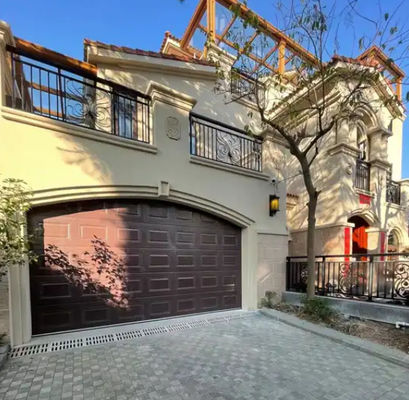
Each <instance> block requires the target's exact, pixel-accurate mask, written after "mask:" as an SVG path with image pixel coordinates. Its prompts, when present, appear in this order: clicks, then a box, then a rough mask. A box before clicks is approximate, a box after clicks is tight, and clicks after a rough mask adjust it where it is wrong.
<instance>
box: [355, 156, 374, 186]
mask: <svg viewBox="0 0 409 400" xmlns="http://www.w3.org/2000/svg"><path fill="white" fill-rule="evenodd" d="M370 173H371V166H370V164H369V163H367V162H366V161H363V160H356V168H355V187H356V188H357V189H362V190H366V191H369V187H370V186H369V179H370V178H369V177H370Z"/></svg>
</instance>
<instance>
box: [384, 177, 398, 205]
mask: <svg viewBox="0 0 409 400" xmlns="http://www.w3.org/2000/svg"><path fill="white" fill-rule="evenodd" d="M400 193H401V191H400V183H399V182H395V181H392V180H390V179H388V180H387V182H386V201H387V202H389V203H394V204H400Z"/></svg>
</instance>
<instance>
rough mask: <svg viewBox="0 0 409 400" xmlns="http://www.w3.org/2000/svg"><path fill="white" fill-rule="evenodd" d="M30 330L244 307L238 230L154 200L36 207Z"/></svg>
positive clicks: (31, 222)
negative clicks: (31, 323) (35, 256)
mask: <svg viewBox="0 0 409 400" xmlns="http://www.w3.org/2000/svg"><path fill="white" fill-rule="evenodd" d="M29 226H30V229H31V230H32V231H34V232H35V233H36V235H37V237H38V240H37V241H36V243H35V250H36V252H38V254H41V255H42V256H41V257H40V258H39V260H38V262H36V263H35V264H33V265H32V266H31V268H30V276H31V304H32V319H33V333H34V334H40V333H47V332H56V331H63V330H70V329H79V328H87V327H92V326H98V325H109V324H117V323H125V322H130V321H138V320H144V319H152V318H163V317H169V316H175V315H183V314H189V313H198V312H205V311H214V310H222V309H229V308H236V307H240V306H241V265H240V264H241V256H240V254H241V251H240V247H241V231H240V229H239V228H237V227H235V226H233V225H231V224H230V223H228V222H226V221H223V220H220V219H218V218H215V217H213V216H210V215H208V214H205V213H202V212H199V211H197V210H193V209H190V208H186V207H182V206H179V205H174V204H170V203H166V202H159V201H137V200H132V201H131V200H129V201H120V202H119V201H90V202H83V203H75V204H67V205H58V206H53V207H46V208H38V209H34V210H33V211H32V212H31V214H30V216H29Z"/></svg>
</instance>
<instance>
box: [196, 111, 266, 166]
mask: <svg viewBox="0 0 409 400" xmlns="http://www.w3.org/2000/svg"><path fill="white" fill-rule="evenodd" d="M261 151H262V141H261V140H259V139H257V138H253V137H251V136H250V135H249V134H248V133H247V132H245V131H243V130H241V129H237V128H233V127H231V126H228V125H226V124H223V123H221V122H218V121H215V120H212V119H210V118H207V117H204V116H200V115H198V114H194V113H191V114H190V154H191V155H194V156H197V157H201V158H205V159H208V160H212V161H216V162H219V163H223V164H230V165H233V166H236V167H241V168H244V169H248V170H252V171H257V172H261V171H262V154H261Z"/></svg>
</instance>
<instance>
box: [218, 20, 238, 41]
mask: <svg viewBox="0 0 409 400" xmlns="http://www.w3.org/2000/svg"><path fill="white" fill-rule="evenodd" d="M236 18H237V17H236V16H234V17H233V18H232V19H231V20H230V22H229V23H228V24H227V25H226V27H225V28H224V30H223V32H222V33H221V35H220V37H221V39H222V40H223V39H224V37H225V36H226V34H227V32H228V31H229V30H230V28H231V27H232V25H233V24H234V21H236ZM219 43H220V40H219V41H218V42H217V44H219Z"/></svg>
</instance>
